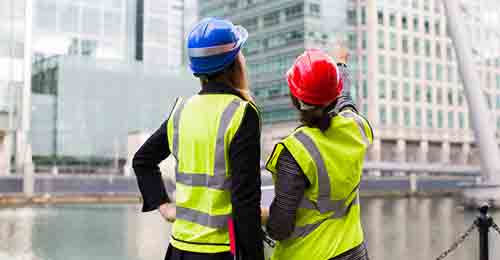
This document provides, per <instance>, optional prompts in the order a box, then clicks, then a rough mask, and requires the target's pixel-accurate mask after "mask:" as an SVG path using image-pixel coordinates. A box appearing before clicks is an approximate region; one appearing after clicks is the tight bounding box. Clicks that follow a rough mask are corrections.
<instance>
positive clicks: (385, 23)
mask: <svg viewBox="0 0 500 260" xmlns="http://www.w3.org/2000/svg"><path fill="white" fill-rule="evenodd" d="M201 2H203V3H204V4H202V3H201ZM461 4H462V5H464V6H463V7H464V8H463V10H466V11H465V12H464V14H463V16H464V17H463V18H464V19H463V21H464V23H465V26H466V27H467V31H468V32H469V35H471V38H473V39H475V41H474V42H473V50H472V51H473V53H474V56H475V59H476V61H477V63H476V66H475V67H476V68H477V72H478V73H479V74H480V79H481V82H478V86H481V88H482V89H483V91H484V93H485V100H486V102H487V103H488V107H489V109H490V112H491V114H490V115H489V116H490V117H491V122H492V127H496V128H497V129H500V55H499V54H500V47H499V46H500V33H499V32H500V28H499V25H498V24H499V19H500V18H499V17H500V14H499V12H498V11H497V10H498V9H499V8H498V7H499V4H498V3H497V2H495V1H461ZM199 8H200V11H201V15H202V16H207V15H219V16H224V17H228V18H230V19H232V20H233V21H234V22H236V23H240V24H242V25H244V26H245V27H247V29H249V31H250V40H249V42H248V44H247V46H246V49H245V53H246V54H247V63H248V65H249V70H250V75H251V77H250V78H251V81H252V88H253V91H254V93H255V95H256V97H257V100H258V102H259V104H260V105H261V107H262V111H263V118H264V123H265V126H264V129H265V130H264V133H266V134H264V143H265V145H264V150H265V153H264V154H266V153H269V152H270V149H271V148H272V144H274V143H276V142H277V141H278V140H279V139H280V138H282V137H283V136H285V135H286V134H287V133H289V132H290V131H291V130H292V129H293V128H294V127H296V126H297V115H296V114H295V112H294V109H292V108H291V107H290V101H289V98H288V90H287V87H286V83H285V81H284V73H285V71H286V70H287V69H288V68H289V67H290V65H291V63H292V62H293V60H294V59H295V58H296V56H297V55H298V54H300V53H301V52H302V51H303V50H304V48H311V47H319V48H326V49H328V48H331V44H333V43H334V42H336V40H338V39H339V38H343V37H344V36H343V35H344V33H345V35H346V37H345V38H344V39H346V42H347V44H348V46H349V48H350V49H351V53H352V55H351V60H350V65H351V68H352V70H353V74H354V75H353V79H354V90H355V91H354V93H355V96H354V98H355V99H356V100H357V103H358V106H359V109H360V110H361V112H362V113H363V114H364V115H365V116H367V117H368V118H369V119H370V121H371V122H372V125H373V128H374V129H375V137H376V138H375V142H374V145H373V146H372V147H371V150H370V152H369V154H368V155H367V159H368V160H370V161H394V162H410V163H424V164H427V163H440V164H448V163H453V164H462V165H470V164H478V163H479V158H478V149H477V147H476V145H475V144H474V137H473V133H472V130H471V127H470V120H469V113H468V109H467V101H466V97H465V95H464V90H463V85H462V82H461V78H460V75H459V73H458V68H457V61H456V57H455V51H454V48H453V43H452V41H451V39H450V38H449V34H448V32H447V27H446V20H447V19H446V15H445V12H444V8H443V6H442V1H440V0H394V1H388V0H348V1H345V2H343V1H217V0H213V1H200V6H199ZM326 14H327V15H328V16H334V17H338V19H340V18H345V21H346V24H343V23H341V22H339V20H338V19H335V18H334V17H326V16H325V15H326ZM344 14H345V16H344ZM316 22H318V23H317V25H319V27H318V26H314V25H315V24H316ZM334 24H337V25H334ZM342 25H344V26H345V27H341V26H342ZM330 26H331V27H330ZM281 32H284V33H285V35H287V36H288V38H286V37H280V35H282V34H281ZM267 36H269V38H266V37H267ZM493 122H494V123H493Z"/></svg>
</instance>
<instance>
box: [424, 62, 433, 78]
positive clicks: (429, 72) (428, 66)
mask: <svg viewBox="0 0 500 260" xmlns="http://www.w3.org/2000/svg"><path fill="white" fill-rule="evenodd" d="M425 75H426V79H427V80H432V64H431V63H430V62H426V63H425Z"/></svg>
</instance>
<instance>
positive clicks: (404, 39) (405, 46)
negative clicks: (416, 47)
mask: <svg viewBox="0 0 500 260" xmlns="http://www.w3.org/2000/svg"><path fill="white" fill-rule="evenodd" d="M401 43H402V48H403V52H404V53H408V49H409V48H408V36H406V35H403V37H402V40H401Z"/></svg>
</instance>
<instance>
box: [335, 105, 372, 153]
mask: <svg viewBox="0 0 500 260" xmlns="http://www.w3.org/2000/svg"><path fill="white" fill-rule="evenodd" d="M340 115H341V116H343V117H345V118H352V119H354V121H355V122H356V124H357V125H358V128H359V132H360V133H361V136H362V137H363V142H364V143H365V144H366V145H370V140H369V139H368V134H367V133H366V129H365V125H364V124H363V121H362V120H361V118H359V116H358V115H356V114H355V113H354V112H352V111H351V110H344V111H342V112H341V113H340Z"/></svg>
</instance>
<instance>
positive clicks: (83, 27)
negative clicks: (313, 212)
mask: <svg viewBox="0 0 500 260" xmlns="http://www.w3.org/2000/svg"><path fill="white" fill-rule="evenodd" d="M196 14H197V13H196V1H194V0H169V1H162V0H106V1H101V0H71V1H68V0H33V46H32V54H33V73H32V81H33V84H32V93H33V96H32V100H33V113H32V130H31V132H30V136H31V142H32V144H33V145H32V146H33V155H34V158H35V164H38V165H40V164H45V165H60V163H61V161H72V162H73V163H74V164H78V163H80V162H84V163H85V161H87V162H89V163H88V164H89V165H90V166H91V167H92V165H93V164H95V163H94V162H103V161H109V159H110V158H112V159H115V158H118V159H120V160H121V159H123V158H125V157H126V142H127V133H128V132H129V131H152V130H154V129H156V128H157V127H159V126H160V124H161V122H162V119H165V118H166V116H167V115H168V113H169V112H170V109H171V106H172V105H173V102H174V99H175V97H176V96H177V95H189V94H192V93H194V92H195V88H196V86H197V84H196V83H197V82H196V81H194V80H193V79H190V76H189V75H188V74H186V72H185V67H186V66H185V62H186V59H184V35H185V34H186V33H187V31H188V30H189V29H190V27H191V26H192V24H194V23H195V22H196V19H197V18H196ZM61 158H62V159H61ZM68 158H69V159H68ZM39 168H40V167H38V166H37V169H39Z"/></svg>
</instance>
